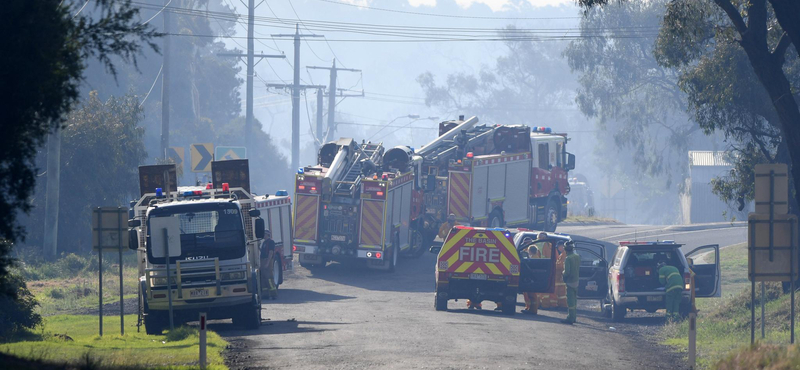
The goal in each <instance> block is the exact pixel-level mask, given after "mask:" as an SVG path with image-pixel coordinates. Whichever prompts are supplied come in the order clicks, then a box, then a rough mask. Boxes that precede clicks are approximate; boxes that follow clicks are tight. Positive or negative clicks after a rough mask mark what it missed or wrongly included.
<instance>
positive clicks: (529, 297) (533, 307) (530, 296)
mask: <svg viewBox="0 0 800 370" xmlns="http://www.w3.org/2000/svg"><path fill="white" fill-rule="evenodd" d="M526 240H527V243H528V244H529V246H528V258H541V254H540V253H539V248H536V245H535V244H533V239H531V238H525V239H523V241H522V243H523V245H525V242H526ZM522 298H525V309H524V310H522V313H527V314H531V315H538V314H539V297H537V296H536V293H531V292H523V293H522Z"/></svg>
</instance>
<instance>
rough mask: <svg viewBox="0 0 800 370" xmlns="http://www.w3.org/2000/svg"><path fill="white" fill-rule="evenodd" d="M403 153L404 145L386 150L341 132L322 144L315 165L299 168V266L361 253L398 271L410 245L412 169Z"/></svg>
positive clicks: (370, 261) (373, 264) (296, 247)
mask: <svg viewBox="0 0 800 370" xmlns="http://www.w3.org/2000/svg"><path fill="white" fill-rule="evenodd" d="M406 149H407V148H406ZM398 154H399V155H398ZM404 158H405V159H407V158H408V152H407V150H404V149H403V148H393V149H390V150H389V151H386V152H385V153H384V148H383V146H382V145H381V144H380V143H377V144H376V143H363V142H362V143H361V144H358V143H356V141H355V140H353V139H350V138H342V139H339V140H338V141H334V142H329V143H326V144H325V145H323V146H322V147H320V149H319V153H318V158H317V159H318V160H317V163H318V164H317V165H315V166H308V167H303V168H300V169H298V173H297V175H296V178H295V203H294V212H295V213H294V220H295V223H294V246H293V249H294V251H295V253H297V254H298V255H299V256H298V260H299V262H300V265H301V266H303V267H307V268H315V267H324V266H326V265H327V263H328V262H330V261H336V260H338V261H344V260H354V259H356V260H358V259H360V260H365V261H366V262H367V266H368V267H370V268H375V269H382V270H387V271H394V268H395V266H396V265H397V258H398V255H399V254H401V253H406V251H407V250H408V249H409V248H410V240H409V239H410V233H411V231H410V223H409V220H410V219H411V204H412V203H411V198H412V188H413V180H414V174H413V171H411V168H410V165H409V163H408V161H407V160H406V161H403V159H404Z"/></svg>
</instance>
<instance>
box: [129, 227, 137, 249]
mask: <svg viewBox="0 0 800 370" xmlns="http://www.w3.org/2000/svg"><path fill="white" fill-rule="evenodd" d="M136 221H137V222H139V220H136ZM129 222H130V221H129ZM128 248H129V249H131V250H134V251H135V250H137V249H139V233H138V232H137V231H136V229H128Z"/></svg>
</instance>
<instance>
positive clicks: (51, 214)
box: [44, 128, 61, 260]
mask: <svg viewBox="0 0 800 370" xmlns="http://www.w3.org/2000/svg"><path fill="white" fill-rule="evenodd" d="M60 175H61V129H60V128H56V129H55V130H54V131H53V132H51V133H50V136H49V137H48V138H47V199H46V201H45V207H44V255H45V257H47V258H48V259H50V260H55V258H56V256H57V255H58V203H59V190H60V186H59V183H60V177H61V176H60Z"/></svg>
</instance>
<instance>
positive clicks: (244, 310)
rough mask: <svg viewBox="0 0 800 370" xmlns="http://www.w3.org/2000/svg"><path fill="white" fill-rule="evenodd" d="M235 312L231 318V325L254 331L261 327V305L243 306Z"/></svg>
mask: <svg viewBox="0 0 800 370" xmlns="http://www.w3.org/2000/svg"><path fill="white" fill-rule="evenodd" d="M237 311H238V312H237V313H236V315H235V316H234V317H233V325H235V326H238V327H241V328H244V329H247V330H255V329H258V327H259V326H261V305H258V306H256V307H253V303H252V302H251V303H247V304H243V305H241V306H240V307H239V309H238V310H237Z"/></svg>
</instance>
